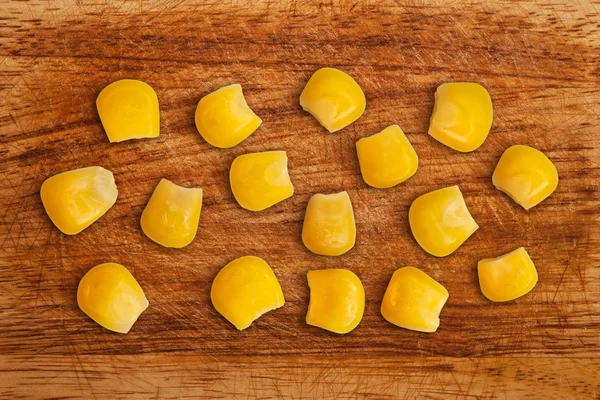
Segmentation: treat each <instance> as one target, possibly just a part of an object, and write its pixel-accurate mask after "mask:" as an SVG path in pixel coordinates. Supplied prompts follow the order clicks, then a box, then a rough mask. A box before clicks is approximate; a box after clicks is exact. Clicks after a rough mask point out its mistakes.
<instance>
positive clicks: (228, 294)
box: [210, 256, 285, 331]
mask: <svg viewBox="0 0 600 400" xmlns="http://www.w3.org/2000/svg"><path fill="white" fill-rule="evenodd" d="M210 298H211V300H212V304H213V306H214V307H215V309H216V310H217V311H218V312H219V313H220V314H221V315H222V316H224V317H225V318H226V319H227V320H228V321H229V322H231V323H232V324H233V325H234V326H235V327H236V328H237V329H239V330H240V331H242V330H244V329H246V328H247V327H249V326H250V325H251V324H252V322H254V321H255V320H256V319H258V318H259V317H260V316H261V315H263V314H265V313H267V312H269V311H271V310H275V309H277V308H279V307H282V306H283V305H284V304H285V299H284V298H283V292H282V291H281V286H280V285H279V281H278V280H277V277H276V276H275V274H274V273H273V270H272V269H271V267H270V266H269V264H267V263H266V262H265V261H264V260H263V259H261V258H258V257H254V256H245V257H240V258H238V259H235V260H233V261H231V262H230V263H229V264H227V265H226V266H224V267H223V269H221V270H220V271H219V273H218V274H217V276H216V277H215V280H214V281H213V284H212V288H211V290H210Z"/></svg>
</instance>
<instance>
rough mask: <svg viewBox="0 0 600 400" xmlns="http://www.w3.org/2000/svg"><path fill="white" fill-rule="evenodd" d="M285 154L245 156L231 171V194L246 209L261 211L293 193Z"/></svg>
mask: <svg viewBox="0 0 600 400" xmlns="http://www.w3.org/2000/svg"><path fill="white" fill-rule="evenodd" d="M287 161H288V159H287V155H286V153H285V151H265V152H262V153H250V154H244V155H241V156H239V157H237V158H236V159H235V160H233V163H232V164H231V169H230V170H229V182H230V184H231V191H232V192H233V196H234V197H235V199H236V200H237V202H238V203H239V204H240V206H242V207H243V208H245V209H247V210H251V211H260V210H264V209H265V208H269V207H271V206H273V205H275V204H277V203H279V202H280V201H283V200H285V199H287V198H288V197H291V196H292V195H293V194H294V186H293V185H292V181H291V180H290V176H289V174H288V167H287Z"/></svg>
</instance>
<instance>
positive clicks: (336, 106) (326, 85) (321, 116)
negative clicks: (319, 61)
mask: <svg viewBox="0 0 600 400" xmlns="http://www.w3.org/2000/svg"><path fill="white" fill-rule="evenodd" d="M366 104H367V103H366V100H365V94H364V93H363V91H362V89H361V88H360V86H358V83H356V81H355V80H354V79H353V78H352V77H351V76H350V75H348V74H346V73H345V72H342V71H340V70H338V69H334V68H321V69H320V70H318V71H317V72H315V73H314V74H313V75H312V76H311V77H310V79H309V80H308V83H307V84H306V86H305V87H304V90H303V91H302V94H301V95H300V105H301V106H302V108H303V109H304V110H305V111H308V112H309V113H311V114H312V115H313V116H314V117H315V118H316V119H317V121H319V123H320V124H321V125H323V126H324V127H325V128H326V129H327V130H328V131H329V132H332V133H333V132H336V131H339V130H340V129H343V128H345V127H347V126H348V125H350V124H351V123H353V122H354V121H356V120H357V119H358V118H359V117H360V116H361V115H362V114H363V112H364V111H365V107H366Z"/></svg>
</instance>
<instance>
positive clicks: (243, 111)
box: [196, 84, 262, 149]
mask: <svg viewBox="0 0 600 400" xmlns="http://www.w3.org/2000/svg"><path fill="white" fill-rule="evenodd" d="M260 124H262V120H261V119H260V118H259V117H258V116H257V115H256V114H254V111H252V110H251V109H250V107H249V106H248V103H246V99H245V98H244V93H243V92H242V86H241V85H239V84H234V85H229V86H225V87H222V88H221V89H219V90H216V91H214V92H212V93H210V94H207V95H206V96H204V97H203V98H202V99H200V101H199V102H198V107H197V108H196V128H197V129H198V132H200V135H202V137H203V138H204V140H206V141H207V142H208V143H209V144H211V145H213V146H215V147H219V148H221V149H228V148H230V147H233V146H235V145H237V144H239V143H241V142H242V141H244V140H245V139H246V138H247V137H248V136H250V135H252V133H253V132H254V131H255V130H257V129H258V127H259V126H260Z"/></svg>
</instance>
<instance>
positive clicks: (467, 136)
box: [429, 82, 493, 152]
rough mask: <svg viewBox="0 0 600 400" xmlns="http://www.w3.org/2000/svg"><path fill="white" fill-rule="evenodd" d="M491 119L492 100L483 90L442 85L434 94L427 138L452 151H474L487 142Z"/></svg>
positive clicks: (474, 86)
mask: <svg viewBox="0 0 600 400" xmlns="http://www.w3.org/2000/svg"><path fill="white" fill-rule="evenodd" d="M492 118H493V109H492V99H491V98H490V94H489V93H488V91H487V90H486V89H485V88H484V87H483V86H481V85H479V84H477V83H464V82H453V83H444V84H442V85H440V86H439V87H438V88H437V91H436V92H435V106H434V107H433V114H432V115H431V121H430V125H429V134H430V135H431V136H432V137H433V138H434V139H435V140H437V141H438V142H440V143H442V144H445V145H446V146H448V147H450V148H451V149H454V150H457V151H461V152H469V151H473V150H476V149H477V148H479V146H481V145H482V144H483V142H484V141H485V139H486V138H487V136H488V133H489V132H490V128H491V127H492Z"/></svg>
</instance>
